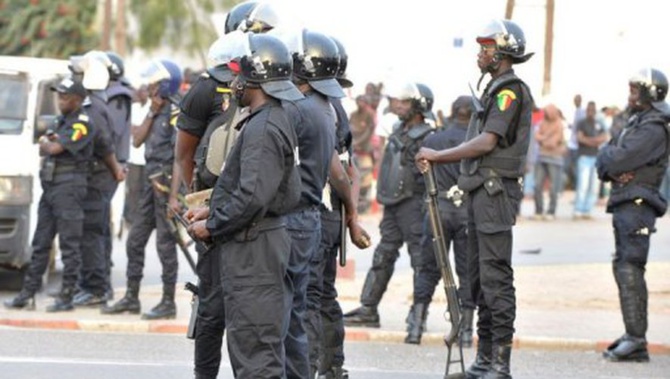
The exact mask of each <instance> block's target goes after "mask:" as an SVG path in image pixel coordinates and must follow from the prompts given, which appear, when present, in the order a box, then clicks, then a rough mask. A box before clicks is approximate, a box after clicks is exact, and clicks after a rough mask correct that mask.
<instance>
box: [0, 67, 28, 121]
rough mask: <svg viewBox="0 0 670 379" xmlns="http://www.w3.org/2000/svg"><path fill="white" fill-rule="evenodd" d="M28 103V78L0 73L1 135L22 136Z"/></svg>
mask: <svg viewBox="0 0 670 379" xmlns="http://www.w3.org/2000/svg"><path fill="white" fill-rule="evenodd" d="M27 101H28V81H27V79H26V77H25V76H19V75H6V74H2V73H0V134H21V131H22V129H23V123H24V121H25V120H26V102H27Z"/></svg>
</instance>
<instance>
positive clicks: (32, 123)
mask: <svg viewBox="0 0 670 379" xmlns="http://www.w3.org/2000/svg"><path fill="white" fill-rule="evenodd" d="M68 73H69V70H68V61H66V60H56V59H46V58H29V57H8V56H0V270H2V271H7V270H11V271H18V272H19V275H6V273H5V272H3V273H2V274H4V275H0V289H16V287H18V286H20V284H21V279H22V277H23V275H21V274H22V272H23V271H24V270H25V268H26V266H27V264H28V263H29V262H30V257H31V254H32V251H31V247H30V242H31V241H30V239H31V238H32V235H33V232H34V230H35V224H36V221H37V204H38V202H39V198H40V195H41V193H42V188H41V186H40V182H39V165H40V158H39V153H38V146H37V144H36V141H37V138H39V136H40V135H41V134H43V133H44V132H45V131H46V128H47V127H48V126H49V125H51V122H52V121H53V119H54V117H55V116H56V115H57V114H58V113H59V111H58V103H57V97H56V95H55V93H54V92H52V91H51V90H50V86H51V84H53V83H54V82H56V81H57V80H59V78H62V77H63V76H64V75H67V74H68Z"/></svg>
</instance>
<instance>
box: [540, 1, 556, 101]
mask: <svg viewBox="0 0 670 379" xmlns="http://www.w3.org/2000/svg"><path fill="white" fill-rule="evenodd" d="M553 43H554V0H547V16H546V26H545V31H544V80H543V82H542V95H543V96H546V95H548V94H549V93H551V58H552V54H553Z"/></svg>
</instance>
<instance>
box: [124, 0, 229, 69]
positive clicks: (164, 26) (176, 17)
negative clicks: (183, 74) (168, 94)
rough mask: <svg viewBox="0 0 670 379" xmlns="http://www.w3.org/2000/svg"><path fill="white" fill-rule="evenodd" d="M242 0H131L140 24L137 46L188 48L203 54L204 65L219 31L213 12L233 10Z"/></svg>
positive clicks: (188, 50) (148, 47)
mask: <svg viewBox="0 0 670 379" xmlns="http://www.w3.org/2000/svg"><path fill="white" fill-rule="evenodd" d="M240 2H241V0H219V1H214V0H131V1H130V12H131V13H132V14H133V15H134V16H135V17H136V18H137V20H138V23H139V27H140V30H139V38H138V40H137V46H139V47H141V48H143V49H147V50H152V49H155V48H157V47H159V46H161V45H163V44H164V43H167V44H168V45H169V46H170V47H171V48H173V49H176V50H181V49H184V50H185V51H186V52H188V53H195V54H197V55H198V56H199V57H200V60H201V61H202V63H203V65H206V63H207V59H206V55H205V52H206V50H207V48H208V47H209V45H210V44H211V43H212V42H213V41H214V40H215V39H216V37H217V33H216V28H215V27H214V25H213V23H212V21H211V19H210V17H209V15H210V14H211V13H213V12H214V11H216V10H218V9H221V8H225V9H229V8H230V7H232V6H234V5H235V4H237V3H240Z"/></svg>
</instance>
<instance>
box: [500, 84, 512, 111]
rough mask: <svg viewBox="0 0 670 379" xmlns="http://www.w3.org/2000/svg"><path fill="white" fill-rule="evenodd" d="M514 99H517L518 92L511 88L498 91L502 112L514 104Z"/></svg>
mask: <svg viewBox="0 0 670 379" xmlns="http://www.w3.org/2000/svg"><path fill="white" fill-rule="evenodd" d="M514 100H516V94H515V93H514V92H513V91H512V90H511V89H509V88H505V89H504V90H502V91H500V92H498V96H497V101H498V109H500V111H501V112H504V111H506V110H507V109H508V108H509V107H510V105H512V102H513V101H514Z"/></svg>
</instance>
